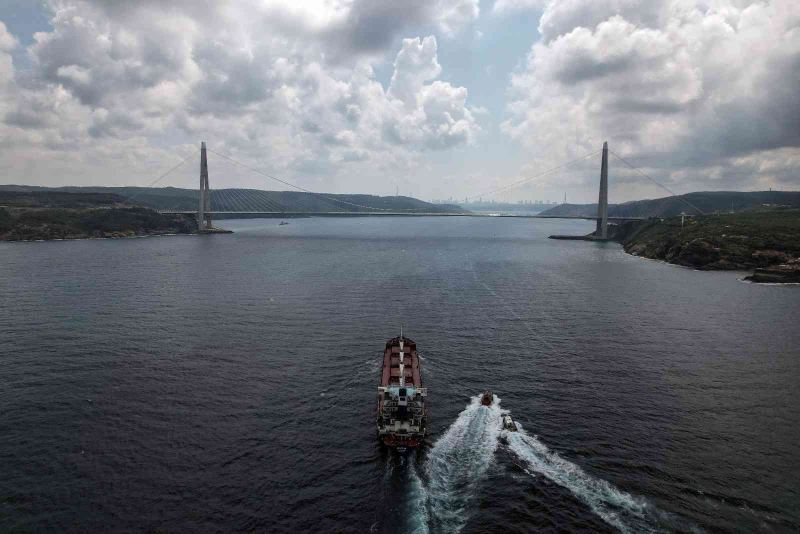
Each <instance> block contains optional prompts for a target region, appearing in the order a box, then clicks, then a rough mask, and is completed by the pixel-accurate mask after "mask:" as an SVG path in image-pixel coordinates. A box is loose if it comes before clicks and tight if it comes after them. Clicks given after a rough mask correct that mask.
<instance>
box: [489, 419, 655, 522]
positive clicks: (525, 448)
mask: <svg viewBox="0 0 800 534" xmlns="http://www.w3.org/2000/svg"><path fill="white" fill-rule="evenodd" d="M517 427H518V431H517V432H506V431H503V435H504V437H505V438H506V440H507V441H508V447H509V449H511V451H512V452H514V454H516V455H517V456H518V457H519V458H520V459H521V460H522V461H523V462H524V463H525V466H524V469H525V471H526V472H527V473H528V474H530V475H532V476H534V477H536V476H544V477H546V478H547V479H549V480H550V481H552V482H554V483H556V484H558V485H559V486H561V487H563V488H566V489H568V490H569V491H570V492H571V493H572V494H573V495H574V496H575V497H577V498H578V499H579V500H580V501H581V502H583V503H584V504H586V505H587V506H588V507H589V508H590V509H591V510H592V512H594V513H595V514H596V515H598V516H599V517H600V518H601V519H603V521H605V522H606V523H608V524H609V525H611V526H613V527H616V528H617V529H619V530H620V531H621V532H655V531H657V530H660V529H659V528H658V527H657V526H656V524H655V522H654V521H653V520H652V519H653V516H654V515H655V514H656V513H657V512H656V510H652V509H651V507H650V506H649V505H648V503H647V502H646V501H645V500H643V499H640V498H637V497H634V496H632V495H630V494H628V493H626V492H624V491H622V490H620V489H618V488H615V487H614V486H613V485H612V484H610V483H609V482H607V481H605V480H602V479H599V478H595V477H593V476H591V475H590V474H588V473H586V472H585V471H584V470H583V469H581V468H580V467H579V466H577V465H576V464H574V463H572V462H570V461H568V460H565V459H564V458H562V457H561V456H559V455H558V453H556V452H553V451H551V450H550V449H548V448H547V446H546V445H545V444H544V443H542V442H541V441H539V440H538V439H537V438H536V437H535V436H531V435H528V434H527V433H526V432H525V430H524V429H523V428H522V426H521V425H520V424H519V423H517Z"/></svg>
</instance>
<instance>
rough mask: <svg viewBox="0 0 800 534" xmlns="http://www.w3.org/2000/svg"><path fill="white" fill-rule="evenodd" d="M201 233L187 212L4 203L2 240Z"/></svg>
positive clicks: (0, 227)
mask: <svg viewBox="0 0 800 534" xmlns="http://www.w3.org/2000/svg"><path fill="white" fill-rule="evenodd" d="M194 233H197V222H196V221H195V220H194V218H193V217H189V216H186V215H165V214H161V213H159V212H157V211H155V210H152V209H149V208H142V207H95V208H29V207H5V208H3V207H0V241H40V240H53V239H87V238H114V237H135V236H148V235H167V234H194Z"/></svg>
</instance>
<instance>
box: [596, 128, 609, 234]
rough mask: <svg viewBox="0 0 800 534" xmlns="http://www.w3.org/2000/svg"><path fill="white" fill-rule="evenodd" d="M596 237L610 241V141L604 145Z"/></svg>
mask: <svg viewBox="0 0 800 534" xmlns="http://www.w3.org/2000/svg"><path fill="white" fill-rule="evenodd" d="M594 236H595V237H597V238H600V239H608V141H606V142H604V143H603V160H602V162H601V163H600V199H599V201H598V202H597V229H596V230H595V232H594Z"/></svg>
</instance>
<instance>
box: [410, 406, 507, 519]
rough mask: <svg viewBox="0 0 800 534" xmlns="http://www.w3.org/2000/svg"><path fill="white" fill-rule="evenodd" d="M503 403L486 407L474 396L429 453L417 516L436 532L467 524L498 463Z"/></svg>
mask: <svg viewBox="0 0 800 534" xmlns="http://www.w3.org/2000/svg"><path fill="white" fill-rule="evenodd" d="M499 403H500V399H498V398H497V397H495V399H494V402H493V404H492V405H491V406H482V405H481V404H480V396H476V397H474V398H473V399H472V400H471V402H470V404H469V405H468V406H467V407H466V408H465V409H464V411H462V412H461V413H460V414H459V416H458V418H457V419H456V420H455V422H453V424H452V425H450V428H448V429H447V431H446V432H445V433H444V434H443V435H442V436H441V437H440V438H439V439H438V440H437V441H436V443H435V444H434V445H433V447H432V448H431V450H430V452H429V453H428V456H427V460H426V461H425V464H424V465H423V466H422V470H421V474H422V477H421V478H420V477H417V478H418V483H417V485H416V490H415V491H418V492H419V495H420V496H421V497H422V498H420V499H419V500H418V504H419V508H418V512H417V517H418V518H422V519H424V522H425V523H426V524H427V525H428V526H429V527H430V528H431V530H432V531H434V532H458V531H459V530H461V529H462V528H463V527H464V525H465V524H466V522H467V519H468V506H469V504H470V502H471V500H472V499H473V497H474V496H475V493H476V489H477V485H478V484H479V483H480V481H481V479H482V478H483V476H484V475H485V473H486V471H487V469H488V468H489V466H490V465H491V464H492V462H493V460H494V451H495V449H496V448H497V443H498V442H497V438H498V436H499V434H500V407H499ZM417 524H421V522H419V521H418V523H417ZM417 532H424V530H417Z"/></svg>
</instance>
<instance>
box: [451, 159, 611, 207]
mask: <svg viewBox="0 0 800 534" xmlns="http://www.w3.org/2000/svg"><path fill="white" fill-rule="evenodd" d="M599 153H600V150H595V151H594V152H590V153H589V154H585V155H583V156H580V157H578V158H575V159H573V160H570V161H568V162H566V163H562V164H561V165H557V166H556V167H551V168H549V169H547V170H546V171H542V172H540V173H538V174H535V175H533V176H528V177H526V178H520V179H519V180H517V181H515V182H511V183H510V184H506V185H504V186H501V187H498V188H497V189H493V190H492V191H489V192H488V193H483V194H482V195H472V196H469V197H466V200H472V199H475V198H479V197H484V196H491V195H494V194H495V193H500V192H501V191H505V190H506V189H511V188H512V187H516V186H518V185H520V184H523V183H525V182H530V181H531V180H535V179H537V178H541V177H542V176H546V175H548V174H552V173H554V172H555V171H558V170H561V169H563V168H565V167H568V166H570V165H572V164H573V163H577V162H579V161H583V160H585V159H587V158H590V157H592V156H596V155H597V154H599Z"/></svg>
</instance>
